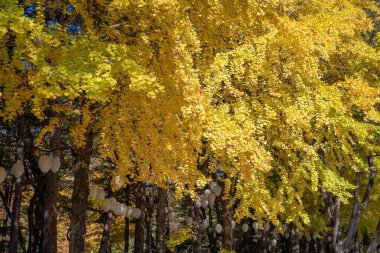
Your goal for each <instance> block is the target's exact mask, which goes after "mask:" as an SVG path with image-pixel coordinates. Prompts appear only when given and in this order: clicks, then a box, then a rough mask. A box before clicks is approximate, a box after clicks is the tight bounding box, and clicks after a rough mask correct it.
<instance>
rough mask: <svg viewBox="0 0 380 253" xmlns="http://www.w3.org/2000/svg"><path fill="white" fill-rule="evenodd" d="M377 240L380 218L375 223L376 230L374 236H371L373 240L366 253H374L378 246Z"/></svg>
mask: <svg viewBox="0 0 380 253" xmlns="http://www.w3.org/2000/svg"><path fill="white" fill-rule="evenodd" d="M379 240H380V218H379V221H378V222H377V228H376V231H375V234H374V235H373V239H372V241H371V243H370V244H369V246H368V249H367V253H375V252H376V248H377V246H378V245H379Z"/></svg>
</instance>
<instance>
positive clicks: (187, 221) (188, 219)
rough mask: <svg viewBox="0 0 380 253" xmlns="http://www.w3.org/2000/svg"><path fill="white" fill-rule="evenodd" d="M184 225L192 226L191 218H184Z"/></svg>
mask: <svg viewBox="0 0 380 253" xmlns="http://www.w3.org/2000/svg"><path fill="white" fill-rule="evenodd" d="M186 224H187V225H191V224H193V218H192V217H187V218H186Z"/></svg>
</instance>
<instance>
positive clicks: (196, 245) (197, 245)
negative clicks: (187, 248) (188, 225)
mask: <svg viewBox="0 0 380 253" xmlns="http://www.w3.org/2000/svg"><path fill="white" fill-rule="evenodd" d="M192 216H193V217H194V224H195V226H196V230H197V234H196V236H195V237H194V239H193V253H202V233H201V225H202V219H201V212H200V210H199V207H197V206H196V205H195V203H193V215H192Z"/></svg>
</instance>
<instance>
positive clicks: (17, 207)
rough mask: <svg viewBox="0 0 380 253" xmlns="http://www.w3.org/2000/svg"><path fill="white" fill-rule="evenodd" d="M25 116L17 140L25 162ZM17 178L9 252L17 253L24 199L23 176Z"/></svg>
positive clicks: (19, 123) (21, 120)
mask: <svg viewBox="0 0 380 253" xmlns="http://www.w3.org/2000/svg"><path fill="white" fill-rule="evenodd" d="M24 123H25V122H24V116H21V119H20V120H19V122H18V126H17V128H18V142H17V157H16V159H17V162H21V163H24V136H25V125H24ZM23 175H24V174H23ZM23 175H21V177H20V178H18V179H16V182H15V193H14V200H13V208H12V216H11V232H10V241H9V253H17V252H18V251H17V248H18V242H19V230H20V212H21V201H22V178H23Z"/></svg>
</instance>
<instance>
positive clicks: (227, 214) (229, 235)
mask: <svg viewBox="0 0 380 253" xmlns="http://www.w3.org/2000/svg"><path fill="white" fill-rule="evenodd" d="M227 204H228V203H227V201H226V200H223V204H222V226H223V231H222V247H223V249H226V250H230V251H233V250H234V248H233V247H234V246H233V230H232V223H231V221H232V212H231V210H230V209H229V208H228V207H227Z"/></svg>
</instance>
